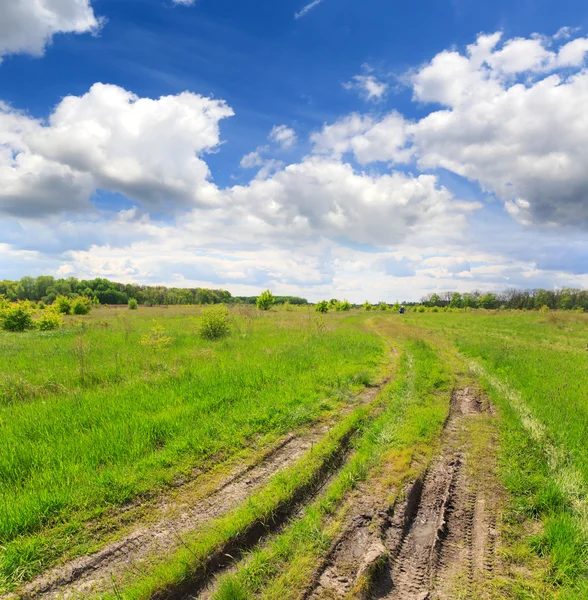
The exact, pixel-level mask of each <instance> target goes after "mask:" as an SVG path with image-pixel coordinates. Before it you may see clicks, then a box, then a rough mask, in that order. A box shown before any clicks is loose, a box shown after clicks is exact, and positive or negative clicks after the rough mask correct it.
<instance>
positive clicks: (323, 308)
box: [315, 300, 329, 314]
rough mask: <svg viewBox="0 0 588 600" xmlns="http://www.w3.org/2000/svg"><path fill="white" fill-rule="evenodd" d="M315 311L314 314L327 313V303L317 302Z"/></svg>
mask: <svg viewBox="0 0 588 600" xmlns="http://www.w3.org/2000/svg"><path fill="white" fill-rule="evenodd" d="M315 310H316V312H318V313H323V314H324V313H326V312H329V303H328V302H327V301H326V300H321V301H320V302H317V304H316V307H315Z"/></svg>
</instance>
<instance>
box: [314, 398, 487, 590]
mask: <svg viewBox="0 0 588 600" xmlns="http://www.w3.org/2000/svg"><path fill="white" fill-rule="evenodd" d="M489 410H490V409H489V406H488V405H487V403H485V402H484V401H483V400H482V399H481V398H480V397H479V396H477V395H476V394H475V393H474V392H473V391H472V390H470V389H469V388H465V389H462V390H458V391H456V392H455V393H454V394H453V398H452V407H451V412H450V416H449V418H448V420H447V423H446V425H445V430H444V435H443V438H444V439H443V443H442V449H441V452H440V453H439V455H438V456H437V457H436V458H435V459H434V460H433V461H432V463H431V464H430V466H429V468H428V469H427V472H426V474H425V475H424V477H423V479H418V480H416V481H415V482H413V483H412V484H411V485H410V486H408V488H407V489H406V490H405V495H404V500H403V501H402V502H401V503H399V504H398V505H397V506H396V507H392V508H390V507H388V508H386V507H383V506H382V502H381V500H378V499H377V498H370V497H369V496H368V497H367V499H364V501H363V502H364V503H369V504H371V508H370V507H366V506H364V507H363V509H364V510H362V511H360V513H359V517H358V514H357V510H355V511H352V514H353V515H354V516H353V517H352V518H351V519H350V520H349V522H348V523H347V526H346V528H345V530H344V532H343V534H342V535H341V537H340V538H339V539H338V540H337V543H336V544H335V546H334V548H333V550H332V552H331V553H330V555H329V556H328V558H327V561H326V562H325V564H324V565H323V566H322V567H321V569H320V570H319V572H318V573H317V577H316V580H315V582H314V584H313V586H312V587H311V589H310V590H309V592H308V594H307V595H306V596H305V597H306V598H309V599H311V600H320V599H327V598H329V599H334V598H348V599H349V598H385V599H387V600H400V599H402V600H424V599H430V600H433V599H447V600H449V599H450V598H455V597H456V596H455V594H456V589H457V586H461V588H460V589H465V588H464V586H465V587H467V586H471V585H473V584H474V583H475V582H476V581H478V580H480V579H481V576H482V575H483V573H485V572H487V571H489V570H492V568H493V561H494V549H495V545H496V531H495V521H496V513H495V505H494V504H493V503H492V501H491V498H489V497H487V495H486V491H485V490H484V489H481V487H482V486H480V485H477V483H476V482H475V481H474V480H473V477H472V475H471V470H470V469H468V468H467V458H468V455H469V445H470V444H471V442H472V440H471V439H469V438H468V436H467V435H466V434H465V433H464V432H465V430H466V427H465V425H466V424H467V419H471V418H475V416H476V415H479V414H480V413H482V412H487V411H489ZM366 508H367V510H365V509H366ZM366 561H367V562H368V563H370V564H371V566H370V567H369V568H367V569H366V566H365V565H366ZM464 597H465V596H464ZM470 597H471V596H470Z"/></svg>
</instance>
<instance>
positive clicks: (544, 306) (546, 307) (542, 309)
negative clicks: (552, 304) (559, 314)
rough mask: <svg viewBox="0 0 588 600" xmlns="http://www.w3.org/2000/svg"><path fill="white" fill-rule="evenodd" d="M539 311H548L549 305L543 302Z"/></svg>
mask: <svg viewBox="0 0 588 600" xmlns="http://www.w3.org/2000/svg"><path fill="white" fill-rule="evenodd" d="M539 312H540V313H548V312H549V306H547V304H544V305H543V306H542V307H541V308H540V309H539Z"/></svg>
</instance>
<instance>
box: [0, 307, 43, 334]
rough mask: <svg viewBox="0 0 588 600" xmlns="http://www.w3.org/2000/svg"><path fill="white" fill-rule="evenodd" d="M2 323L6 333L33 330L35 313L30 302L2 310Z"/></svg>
mask: <svg viewBox="0 0 588 600" xmlns="http://www.w3.org/2000/svg"><path fill="white" fill-rule="evenodd" d="M0 321H1V323H2V329H4V330H5V331H26V330H27V329H33V328H34V327H35V322H34V321H33V311H32V309H31V307H30V306H29V304H28V302H27V303H25V302H17V303H16V304H13V305H10V304H9V305H8V307H7V308H2V309H0Z"/></svg>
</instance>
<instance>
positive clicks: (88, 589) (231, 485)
mask: <svg viewBox="0 0 588 600" xmlns="http://www.w3.org/2000/svg"><path fill="white" fill-rule="evenodd" d="M385 383H386V381H383V382H382V383H381V384H380V385H378V386H374V387H369V388H366V389H365V390H364V391H363V392H362V393H361V394H359V395H358V397H357V398H356V399H355V401H354V402H352V403H351V404H350V405H349V406H347V407H345V408H344V409H343V410H341V411H340V412H339V416H340V417H341V416H344V415H345V414H348V413H350V412H351V410H353V409H354V408H357V407H358V406H360V405H365V404H369V403H370V402H372V401H373V400H374V399H375V398H376V396H377V395H378V394H379V392H380V390H381V387H382V386H383V385H384V384H385ZM331 426H332V424H324V423H323V424H321V425H319V426H316V427H315V428H314V429H311V430H309V431H307V432H306V433H304V434H302V435H294V434H290V435H288V436H286V437H285V438H284V439H282V440H281V441H280V442H279V443H278V444H277V445H275V446H274V447H273V448H271V449H270V450H269V451H267V452H266V453H265V454H263V455H262V456H261V458H260V460H259V461H258V462H257V463H256V464H253V465H249V466H245V467H241V468H239V469H237V470H236V471H234V472H233V473H232V474H230V475H229V476H228V477H226V478H225V479H224V480H223V481H222V482H221V483H220V484H218V485H217V487H216V488H215V489H213V490H212V491H211V493H210V494H209V495H207V496H205V497H204V498H201V499H199V500H198V501H197V502H196V503H195V504H194V503H193V502H192V503H190V497H189V495H188V497H187V498H186V499H184V500H183V501H182V500H181V497H182V496H181V493H180V494H179V495H178V494H177V492H176V493H175V494H174V496H173V497H169V498H166V497H164V498H161V499H160V500H159V501H158V506H157V514H158V515H159V517H158V519H157V520H155V522H152V523H147V524H145V523H143V524H141V525H140V526H138V527H137V528H136V529H135V530H134V531H133V532H132V533H130V534H129V535H126V536H125V537H124V538H122V539H121V540H119V541H117V542H115V543H112V544H109V545H107V546H106V547H104V548H103V549H101V550H100V551H99V552H96V553H94V554H90V555H86V556H82V557H80V558H76V559H73V560H71V561H69V562H67V563H66V564H64V565H60V566H58V567H55V568H53V569H51V570H49V571H47V572H46V573H44V574H42V575H41V576H39V577H37V578H35V579H34V580H33V581H31V582H30V583H28V584H26V585H24V586H23V587H22V588H21V589H20V590H19V592H18V593H17V594H12V595H5V596H0V600H9V599H13V598H22V599H28V598H42V599H47V600H69V599H73V598H83V597H86V596H88V595H90V594H94V593H97V592H101V591H106V590H112V588H113V582H115V581H120V580H122V579H125V578H127V577H129V576H131V577H132V575H133V573H143V572H144V571H145V568H146V567H147V566H148V565H149V564H152V562H153V560H154V559H157V557H162V556H165V555H167V554H169V553H171V552H173V551H174V550H175V549H177V548H178V547H180V546H181V545H182V543H183V542H182V536H183V535H184V534H186V533H188V532H193V531H195V530H198V528H199V527H201V526H202V525H203V524H205V523H206V522H209V521H211V520H213V519H216V518H218V517H220V516H222V515H223V514H225V513H226V512H228V511H229V510H230V509H233V508H234V507H235V506H236V505H238V504H240V503H241V502H243V501H245V500H246V499H247V498H248V497H249V496H251V495H252V494H253V493H254V492H255V491H256V490H258V489H259V488H261V487H262V486H263V485H264V484H265V483H267V482H268V481H269V479H270V478H271V477H272V476H273V475H275V474H276V473H277V472H279V471H281V470H283V469H285V468H286V467H288V466H290V465H292V464H294V463H295V462H296V461H297V460H299V459H300V458H301V457H302V456H303V455H304V454H305V453H306V452H307V451H308V450H309V449H310V448H312V446H313V445H314V444H316V443H317V442H318V441H319V440H320V439H321V438H322V437H323V436H324V435H326V434H327V433H328V431H329V429H330V427H331ZM327 475H328V474H327ZM193 484H194V482H191V485H193ZM180 492H181V490H180ZM179 499H180V500H179Z"/></svg>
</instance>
